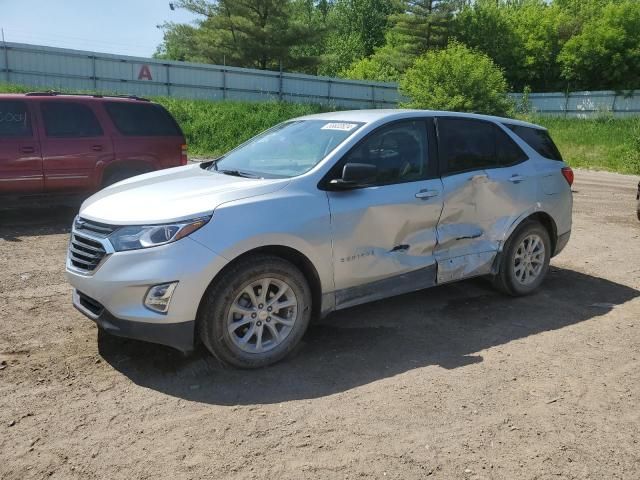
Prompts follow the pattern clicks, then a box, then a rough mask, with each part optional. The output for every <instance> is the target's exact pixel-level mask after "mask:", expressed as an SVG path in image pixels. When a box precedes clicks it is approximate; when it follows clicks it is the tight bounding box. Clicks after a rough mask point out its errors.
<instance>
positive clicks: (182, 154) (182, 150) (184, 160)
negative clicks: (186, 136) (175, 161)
mask: <svg viewBox="0 0 640 480" xmlns="http://www.w3.org/2000/svg"><path fill="white" fill-rule="evenodd" d="M188 162H189V158H188V157H187V145H186V144H184V145H181V146H180V165H186V164H187V163H188Z"/></svg>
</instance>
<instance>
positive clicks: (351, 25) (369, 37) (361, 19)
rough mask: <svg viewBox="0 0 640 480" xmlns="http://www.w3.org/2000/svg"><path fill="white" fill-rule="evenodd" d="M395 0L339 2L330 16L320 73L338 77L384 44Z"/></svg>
mask: <svg viewBox="0 0 640 480" xmlns="http://www.w3.org/2000/svg"><path fill="white" fill-rule="evenodd" d="M395 11H397V7H396V6H395V0H336V1H335V3H333V4H332V7H331V9H330V10H329V14H328V20H327V22H328V27H329V32H328V36H327V39H326V42H325V53H324V55H323V57H322V64H321V66H320V69H319V72H320V73H321V74H323V75H337V74H338V73H339V72H341V71H343V70H345V69H348V68H349V66H350V65H351V64H352V63H353V62H357V61H358V60H360V59H362V58H365V57H368V56H370V55H371V54H373V52H374V51H375V49H376V48H378V47H380V46H382V45H384V43H385V34H386V32H387V30H388V29H389V27H390V25H389V16H390V14H392V13H393V12H395Z"/></svg>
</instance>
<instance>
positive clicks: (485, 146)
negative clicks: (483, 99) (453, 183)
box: [438, 117, 498, 174]
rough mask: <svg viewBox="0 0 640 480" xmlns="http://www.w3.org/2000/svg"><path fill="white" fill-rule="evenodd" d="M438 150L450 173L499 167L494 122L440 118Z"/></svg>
mask: <svg viewBox="0 0 640 480" xmlns="http://www.w3.org/2000/svg"><path fill="white" fill-rule="evenodd" d="M438 139H439V142H438V149H439V152H440V158H441V160H442V161H443V163H444V165H446V173H448V174H453V173H459V172H466V171H470V170H482V169H485V168H494V167H497V166H498V161H497V158H496V145H495V130H494V125H492V124H491V123H489V122H483V121H481V120H473V119H466V118H449V117H440V118H438Z"/></svg>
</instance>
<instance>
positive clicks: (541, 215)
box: [501, 210, 558, 257]
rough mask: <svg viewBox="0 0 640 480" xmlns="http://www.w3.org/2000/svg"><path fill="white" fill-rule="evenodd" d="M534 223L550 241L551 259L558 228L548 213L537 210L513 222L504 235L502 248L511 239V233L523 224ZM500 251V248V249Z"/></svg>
mask: <svg viewBox="0 0 640 480" xmlns="http://www.w3.org/2000/svg"><path fill="white" fill-rule="evenodd" d="M528 221H535V222H538V223H540V224H541V225H542V226H543V227H544V228H545V229H546V230H547V233H548V234H549V239H550V240H551V256H552V257H553V256H554V254H555V251H556V246H557V244H558V227H557V225H556V222H555V220H554V219H553V217H552V216H551V215H549V213H547V212H545V211H542V210H539V211H537V212H533V213H530V214H528V215H523V216H522V217H521V218H520V219H518V221H516V222H514V223H513V225H512V226H511V228H510V229H509V231H508V232H507V235H505V241H504V242H503V244H502V246H503V247H504V245H505V244H506V242H507V240H508V239H509V238H511V236H512V235H513V233H514V232H515V231H516V230H517V229H518V228H519V227H520V226H521V225H522V224H524V223H525V222H528ZM501 250H502V248H501Z"/></svg>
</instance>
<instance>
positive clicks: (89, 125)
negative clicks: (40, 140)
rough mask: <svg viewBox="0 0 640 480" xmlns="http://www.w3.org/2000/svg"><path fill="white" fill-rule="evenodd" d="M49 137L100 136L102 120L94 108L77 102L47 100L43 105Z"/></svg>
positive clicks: (43, 115)
mask: <svg viewBox="0 0 640 480" xmlns="http://www.w3.org/2000/svg"><path fill="white" fill-rule="evenodd" d="M41 109H42V118H43V119H44V129H45V132H46V133H47V136H48V137H99V136H101V135H102V133H103V132H102V127H101V126H100V122H98V119H97V118H96V116H95V115H94V113H93V110H91V108H89V107H88V106H86V105H83V104H81V103H75V102H45V103H42V105H41Z"/></svg>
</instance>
